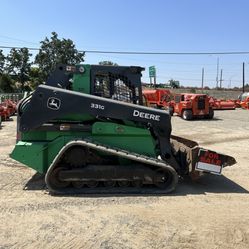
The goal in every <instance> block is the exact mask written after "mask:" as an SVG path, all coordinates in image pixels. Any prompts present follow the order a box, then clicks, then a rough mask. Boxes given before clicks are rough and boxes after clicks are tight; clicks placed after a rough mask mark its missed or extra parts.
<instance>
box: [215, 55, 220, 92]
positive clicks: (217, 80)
mask: <svg viewBox="0 0 249 249" xmlns="http://www.w3.org/2000/svg"><path fill="white" fill-rule="evenodd" d="M219 64H220V61H219V57H218V58H217V75H216V88H218V87H219Z"/></svg>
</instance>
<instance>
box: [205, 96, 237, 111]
mask: <svg viewBox="0 0 249 249" xmlns="http://www.w3.org/2000/svg"><path fill="white" fill-rule="evenodd" d="M209 103H210V105H211V106H212V108H213V109H214V110H234V109H235V108H236V104H235V102H234V101H232V100H224V99H216V98H213V97H210V98H209Z"/></svg>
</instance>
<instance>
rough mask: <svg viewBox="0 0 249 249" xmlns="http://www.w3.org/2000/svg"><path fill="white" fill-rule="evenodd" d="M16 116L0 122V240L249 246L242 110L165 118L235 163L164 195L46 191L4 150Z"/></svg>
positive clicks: (246, 116)
mask: <svg viewBox="0 0 249 249" xmlns="http://www.w3.org/2000/svg"><path fill="white" fill-rule="evenodd" d="M15 120H16V118H15V117H14V120H13V121H9V122H4V123H3V127H2V129H1V130H0V162H1V165H0V197H1V198H0V248H103V249H104V248H106V249H107V248H110V249H111V248H139V249H140V248H146V249H147V248H204V249H206V248H212V249H214V248H226V249H227V248H236V249H240V248H249V195H248V191H249V163H248V161H249V160H248V159H249V112H248V111H246V110H234V111H216V112H215V119H214V120H210V121H207V120H206V121H201V120H196V121H184V120H181V119H180V118H179V117H173V118H172V126H173V134H175V135H180V136H184V137H186V138H190V139H193V140H196V141H198V142H199V143H200V145H201V146H203V147H207V148H210V149H213V150H216V151H219V152H222V153H226V154H229V155H231V156H234V157H235V158H236V160H237V164H236V165H235V166H233V167H229V168H225V169H224V170H223V175H222V176H215V175H206V176H204V177H203V178H202V179H201V180H200V181H199V182H195V183H194V182H190V181H187V180H185V181H181V182H180V183H179V185H178V187H177V189H176V191H175V192H174V193H172V194H169V195H136V196H132V195H115V196H113V195H105V196H83V195H82V196H71V197H69V196H51V195H50V194H48V193H47V191H46V189H45V186H44V182H43V181H42V180H41V179H39V178H37V177H36V175H35V171H34V170H32V169H29V168H26V167H24V166H22V165H21V164H19V163H17V162H15V161H13V160H11V159H9V157H8V154H9V153H10V152H11V151H12V149H13V146H14V143H15V129H16V127H15V125H16V122H15Z"/></svg>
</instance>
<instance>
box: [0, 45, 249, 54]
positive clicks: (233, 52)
mask: <svg viewBox="0 0 249 249" xmlns="http://www.w3.org/2000/svg"><path fill="white" fill-rule="evenodd" d="M0 48H3V49H12V48H15V49H21V48H23V47H18V46H0ZM26 48H27V49H29V50H34V51H38V50H39V48H32V47H26ZM78 51H79V52H85V53H95V54H133V55H134V54H135V55H240V54H249V51H226V52H142V51H103V50H78Z"/></svg>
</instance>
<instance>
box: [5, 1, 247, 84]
mask: <svg viewBox="0 0 249 249" xmlns="http://www.w3.org/2000/svg"><path fill="white" fill-rule="evenodd" d="M0 10H1V15H0V23H1V29H0V45H1V46H26V47H39V42H40V41H41V40H43V39H44V38H45V37H46V36H47V37H50V35H51V32H52V31H55V32H57V33H58V35H59V38H66V39H67V38H69V39H72V40H73V41H74V43H75V44H76V47H77V49H79V50H104V51H142V52H215V51H219V52H223V51H249V32H248V27H249V14H248V12H249V1H248V0H154V1H149V0H88V1H85V0H70V1H68V0H67V1H66V0H42V1H41V0H40V1H38V0H36V1H34V0H21V1H19V0H1V1H0ZM4 52H5V53H8V51H7V50H5V51H4ZM34 53H35V52H33V54H34ZM218 57H219V62H220V63H219V68H220V69H222V70H223V79H224V81H223V85H224V86H225V87H228V86H230V85H231V86H232V87H234V86H240V85H241V82H242V63H243V62H245V63H246V64H245V68H246V82H248V81H249V58H248V57H249V54H246V55H191V56H190V55H185V56H183V55H120V54H118V55H117V54H115V55H114V54H104V55H103V54H90V53H87V54H86V56H85V63H89V64H98V62H99V61H103V60H110V61H113V62H116V63H118V64H119V65H139V66H143V67H145V68H146V70H145V72H144V73H143V81H144V82H149V75H148V67H149V66H152V65H154V66H156V69H157V82H160V83H165V82H167V81H168V80H169V79H171V78H173V79H175V80H179V81H180V84H181V85H185V86H187V85H189V86H200V85H201V71H202V68H203V67H204V70H205V77H204V82H205V85H207V86H210V87H214V86H215V85H216V75H217V69H216V68H217V58H218Z"/></svg>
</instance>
